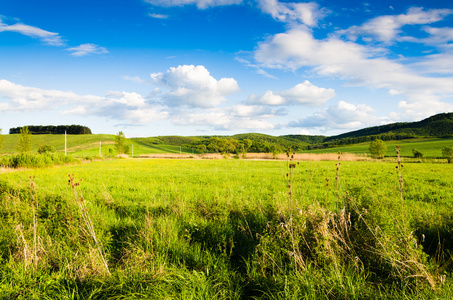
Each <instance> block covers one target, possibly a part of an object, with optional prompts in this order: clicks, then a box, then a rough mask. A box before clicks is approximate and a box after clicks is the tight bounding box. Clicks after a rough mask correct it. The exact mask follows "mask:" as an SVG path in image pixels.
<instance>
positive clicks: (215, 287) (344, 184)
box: [0, 159, 453, 299]
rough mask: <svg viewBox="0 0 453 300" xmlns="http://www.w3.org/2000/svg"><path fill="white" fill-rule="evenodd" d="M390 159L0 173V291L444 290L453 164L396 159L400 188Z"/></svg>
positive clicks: (276, 295) (350, 293)
mask: <svg viewBox="0 0 453 300" xmlns="http://www.w3.org/2000/svg"><path fill="white" fill-rule="evenodd" d="M292 163H293V162H291V164H292ZM395 166H396V165H395V164H394V163H379V162H342V163H341V165H336V163H335V162H303V163H300V164H299V165H296V168H287V165H286V163H285V162H275V161H243V160H214V161H211V160H209V161H204V160H203V161H192V160H184V161H181V160H137V159H134V160H116V161H100V162H93V163H90V164H84V165H75V166H64V167H58V168H49V169H36V170H24V171H19V172H11V173H5V174H2V175H0V193H1V196H0V201H1V205H0V207H1V209H0V218H1V222H2V224H3V226H2V229H1V231H0V298H2V299H3V298H6V299H8V298H11V299H143V298H152V299H155V298H160V299H164V298H165V299H167V298H178V299H246V298H264V299H291V298H294V299H300V298H307V299H319V298H346V299H382V298H395V299H400V298H408V299H412V298H413V299H420V298H430V299H433V298H434V299H435V298H439V299H448V298H451V296H453V295H452V294H453V289H452V287H451V284H452V280H451V275H450V273H451V270H452V267H451V264H450V262H451V250H452V249H453V244H452V241H453V239H452V237H453V232H452V231H453V223H452V220H453V210H452V200H453V181H452V180H451V178H452V175H453V174H452V173H453V168H452V167H451V165H446V164H415V163H414V164H405V165H404V168H403V175H402V176H403V183H404V186H403V201H401V193H400V187H401V186H400V184H399V177H398V174H397V172H396V171H395V170H396V169H395ZM337 168H338V170H337ZM286 173H288V176H287V175H286ZM68 174H74V177H75V179H74V180H73V181H72V182H73V183H76V184H73V188H71V186H68V180H71V179H70V178H69V177H68ZM30 176H32V177H31V178H30ZM33 176H34V177H33ZM336 178H337V179H336ZM80 179H83V180H82V181H80ZM69 183H71V182H69ZM288 185H291V187H290V188H288ZM289 191H291V195H289ZM85 212H88V215H85V217H84V214H85ZM86 216H88V220H87V217H86ZM90 222H91V224H92V227H90V226H89V224H90ZM96 240H97V241H98V242H99V243H98V244H99V245H97V244H96V242H95V241H96ZM104 260H105V261H106V262H107V267H106V266H105V265H104V263H103V261H104Z"/></svg>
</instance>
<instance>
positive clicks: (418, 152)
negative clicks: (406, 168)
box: [412, 149, 423, 158]
mask: <svg viewBox="0 0 453 300" xmlns="http://www.w3.org/2000/svg"><path fill="white" fill-rule="evenodd" d="M412 154H414V157H415V158H422V157H423V153H421V152H420V150H418V149H412Z"/></svg>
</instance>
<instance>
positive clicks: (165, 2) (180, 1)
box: [145, 0, 242, 9]
mask: <svg viewBox="0 0 453 300" xmlns="http://www.w3.org/2000/svg"><path fill="white" fill-rule="evenodd" d="M145 2H147V3H149V4H151V5H154V6H163V7H171V6H184V5H196V6H197V7H198V8H199V9H206V8H208V7H214V6H224V5H232V4H240V3H242V0H145Z"/></svg>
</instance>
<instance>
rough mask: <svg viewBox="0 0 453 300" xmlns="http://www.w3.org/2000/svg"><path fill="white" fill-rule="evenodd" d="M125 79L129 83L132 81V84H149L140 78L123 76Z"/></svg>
mask: <svg viewBox="0 0 453 300" xmlns="http://www.w3.org/2000/svg"><path fill="white" fill-rule="evenodd" d="M123 79H124V80H128V81H132V82H135V83H140V84H147V83H149V82H147V81H146V80H144V79H142V78H140V77H139V76H127V75H125V76H123Z"/></svg>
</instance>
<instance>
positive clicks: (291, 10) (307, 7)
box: [258, 0, 328, 27]
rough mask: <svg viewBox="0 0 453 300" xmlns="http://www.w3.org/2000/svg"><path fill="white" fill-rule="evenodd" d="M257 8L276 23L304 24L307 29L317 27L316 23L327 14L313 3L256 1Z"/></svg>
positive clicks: (274, 0)
mask: <svg viewBox="0 0 453 300" xmlns="http://www.w3.org/2000/svg"><path fill="white" fill-rule="evenodd" d="M258 6H259V7H260V8H261V10H262V11H263V12H264V13H267V14H270V15H271V16H272V17H273V18H274V19H275V20H277V21H280V22H285V23H298V24H304V25H307V26H309V27H314V26H317V25H318V21H319V20H320V19H322V18H324V16H325V15H326V14H327V13H328V11H327V10H326V9H324V8H320V7H319V5H318V4H317V3H315V2H279V1H278V0H258Z"/></svg>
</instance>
